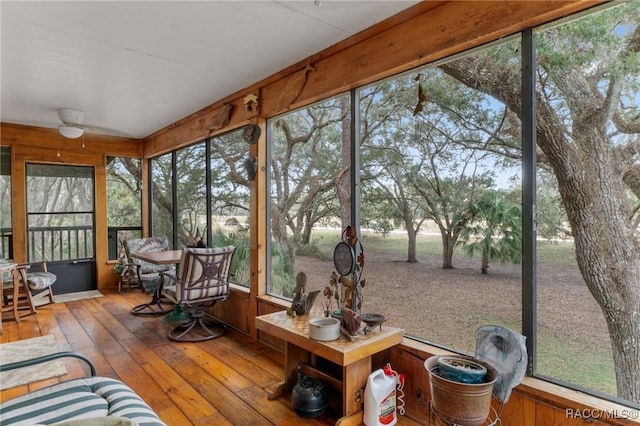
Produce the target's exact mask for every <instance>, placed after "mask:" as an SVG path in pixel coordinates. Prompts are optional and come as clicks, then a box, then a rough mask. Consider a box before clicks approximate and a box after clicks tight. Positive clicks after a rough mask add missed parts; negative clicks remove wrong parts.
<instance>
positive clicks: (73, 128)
mask: <svg viewBox="0 0 640 426" xmlns="http://www.w3.org/2000/svg"><path fill="white" fill-rule="evenodd" d="M58 118H59V119H60V121H62V125H61V126H59V127H58V131H59V132H60V134H61V135H62V136H64V137H65V138H69V139H76V138H79V137H80V136H82V135H83V134H84V127H82V122H83V121H84V111H80V110H79V109H73V108H58Z"/></svg>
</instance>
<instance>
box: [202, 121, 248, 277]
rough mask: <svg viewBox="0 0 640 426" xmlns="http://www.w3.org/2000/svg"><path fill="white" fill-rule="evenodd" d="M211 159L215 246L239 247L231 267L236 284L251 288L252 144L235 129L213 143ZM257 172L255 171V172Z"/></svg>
mask: <svg viewBox="0 0 640 426" xmlns="http://www.w3.org/2000/svg"><path fill="white" fill-rule="evenodd" d="M209 144H210V147H211V148H210V149H211V156H210V157H209V167H210V169H211V186H210V188H211V192H210V199H211V226H212V235H211V238H212V244H213V245H216V246H224V245H228V244H232V245H234V246H235V247H236V251H235V253H234V255H233V261H232V264H231V270H232V271H233V276H232V281H233V282H234V283H236V284H240V285H243V286H248V285H249V278H250V275H251V270H250V263H249V254H250V250H249V230H250V229H249V202H250V199H249V198H250V193H249V179H250V178H253V176H249V174H248V171H247V170H248V168H249V169H250V168H252V167H253V164H254V163H253V159H252V158H250V156H249V145H248V144H247V142H246V141H245V140H244V139H243V138H242V131H241V130H235V131H232V132H229V133H225V134H223V135H220V136H216V137H214V138H211V139H210V141H209ZM251 170H253V169H251Z"/></svg>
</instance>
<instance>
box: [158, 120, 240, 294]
mask: <svg viewBox="0 0 640 426" xmlns="http://www.w3.org/2000/svg"><path fill="white" fill-rule="evenodd" d="M248 161H249V162H250V161H251V159H250V158H249V145H248V144H247V142H245V140H244V139H243V138H242V129H238V130H234V131H231V132H229V133H225V134H223V135H219V136H215V137H212V138H210V139H207V140H205V141H202V142H198V143H196V144H193V145H189V146H187V147H184V148H181V149H178V150H176V151H173V152H171V153H168V154H164V155H162V156H159V157H156V158H154V159H152V160H151V162H150V168H151V187H152V209H151V214H152V216H151V223H152V235H166V236H168V238H169V241H171V242H172V243H171V244H172V246H173V247H175V248H177V249H181V248H182V247H186V246H201V245H205V246H208V247H222V246H226V245H233V246H235V247H236V252H235V254H234V257H233V262H232V264H231V281H232V282H234V283H236V284H239V285H242V286H249V278H250V262H249V255H250V251H249V202H250V199H249V198H250V193H249V176H248V174H247V172H246V167H247V166H245V163H246V162H248ZM174 176H175V184H174V183H173V179H174ZM174 230H175V241H173V235H174Z"/></svg>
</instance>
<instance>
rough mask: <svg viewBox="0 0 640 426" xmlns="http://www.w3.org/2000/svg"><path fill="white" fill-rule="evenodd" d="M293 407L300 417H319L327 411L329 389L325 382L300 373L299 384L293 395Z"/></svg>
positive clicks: (294, 388) (295, 387)
mask: <svg viewBox="0 0 640 426" xmlns="http://www.w3.org/2000/svg"><path fill="white" fill-rule="evenodd" d="M291 405H293V409H294V410H295V412H296V414H297V415H299V416H300V417H318V416H321V415H322V414H324V412H325V411H326V410H327V406H328V399H327V389H326V386H325V384H324V382H322V381H320V380H316V379H313V378H311V377H307V376H305V375H304V374H302V373H300V372H298V382H297V383H296V385H295V386H294V387H293V392H292V393H291Z"/></svg>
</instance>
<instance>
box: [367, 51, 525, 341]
mask: <svg viewBox="0 0 640 426" xmlns="http://www.w3.org/2000/svg"><path fill="white" fill-rule="evenodd" d="M518 48H519V39H514V40H512V41H510V42H508V43H503V44H501V45H499V46H495V47H491V48H485V49H481V50H479V51H477V52H474V53H472V54H468V55H467V56H465V57H463V58H459V59H457V60H453V61H448V62H445V63H442V64H439V65H437V66H427V67H423V68H419V69H416V70H414V71H413V72H411V73H408V74H405V75H402V76H399V77H395V78H391V79H389V80H386V81H384V82H380V83H377V84H375V85H372V86H369V87H365V88H363V89H362V90H360V92H359V93H360V96H359V99H360V111H361V114H362V115H361V117H360V123H361V181H362V195H361V197H362V203H361V212H362V213H361V218H360V219H361V223H362V226H363V232H362V234H363V238H364V241H365V250H366V253H367V256H366V259H367V262H366V265H367V267H366V272H365V278H366V288H365V303H364V306H363V309H364V310H365V311H367V312H377V313H385V314H386V315H387V317H388V323H389V324H390V325H393V326H399V327H403V328H404V329H405V330H406V333H407V334H409V335H413V336H416V337H419V338H424V339H427V340H429V341H431V342H434V343H437V344H439V345H443V346H445V347H448V348H453V349H456V350H458V351H462V352H466V351H471V352H472V351H473V343H474V339H475V330H476V328H478V327H479V326H481V325H486V324H502V325H505V326H508V327H510V328H512V329H515V330H516V331H520V323H521V308H520V306H521V299H522V294H521V286H520V282H521V273H520V265H519V261H520V259H521V248H520V241H521V225H520V223H521V220H520V218H521V213H520V205H521V202H520V179H519V176H520V161H519V160H518V159H519V158H520V156H521V149H520V147H521V143H520V136H519V128H520V126H519V119H518V118H517V117H518V115H519V110H520V105H519V104H516V105H506V104H505V103H503V102H501V101H499V100H497V99H495V98H493V97H491V96H490V95H488V94H485V93H484V92H483V91H482V90H481V88H480V87H476V86H475V84H474V83H475V82H472V81H470V79H468V78H467V76H466V75H465V74H464V73H465V71H466V70H467V68H468V64H469V63H473V62H477V61H482V62H483V63H488V62H490V61H495V62H496V63H498V62H499V63H500V65H501V66H502V67H503V72H504V73H509V74H510V75H511V77H510V80H509V82H508V83H509V84H510V85H511V87H512V89H514V90H517V89H518V88H519V87H520V77H519V76H520V60H519V54H518ZM516 108H517V109H516ZM505 153H508V155H504V154H505ZM516 160H518V161H516ZM367 296H369V297H367Z"/></svg>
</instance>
